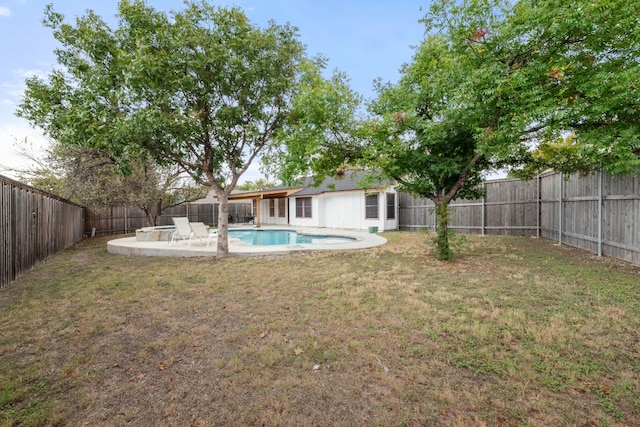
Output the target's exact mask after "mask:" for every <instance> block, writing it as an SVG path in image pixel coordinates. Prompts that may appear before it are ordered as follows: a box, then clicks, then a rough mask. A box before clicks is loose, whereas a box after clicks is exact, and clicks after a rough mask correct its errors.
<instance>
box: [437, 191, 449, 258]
mask: <svg viewBox="0 0 640 427" xmlns="http://www.w3.org/2000/svg"><path fill="white" fill-rule="evenodd" d="M434 202H435V204H436V208H435V211H436V240H435V242H436V258H438V259H441V260H446V261H451V260H453V252H452V251H451V248H450V247H449V227H448V225H449V200H447V199H446V198H439V199H436V200H434Z"/></svg>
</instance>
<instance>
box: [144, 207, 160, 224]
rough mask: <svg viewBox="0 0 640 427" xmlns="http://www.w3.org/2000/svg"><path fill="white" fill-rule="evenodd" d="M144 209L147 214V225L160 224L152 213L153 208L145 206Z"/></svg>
mask: <svg viewBox="0 0 640 427" xmlns="http://www.w3.org/2000/svg"><path fill="white" fill-rule="evenodd" d="M143 211H144V214H145V216H146V217H147V227H154V226H156V225H158V224H156V221H155V218H154V217H153V215H152V214H151V209H149V208H144V209H143Z"/></svg>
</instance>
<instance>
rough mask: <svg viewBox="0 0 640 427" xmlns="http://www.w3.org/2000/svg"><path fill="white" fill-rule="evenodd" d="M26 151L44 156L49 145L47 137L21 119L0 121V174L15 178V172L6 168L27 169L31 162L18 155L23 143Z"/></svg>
mask: <svg viewBox="0 0 640 427" xmlns="http://www.w3.org/2000/svg"><path fill="white" fill-rule="evenodd" d="M25 142H26V144H28V145H27V148H28V151H31V152H32V153H33V154H35V155H37V156H39V157H40V156H44V150H45V149H46V148H47V147H48V146H49V141H48V139H47V138H46V137H45V136H44V135H43V134H42V132H41V131H40V130H39V129H34V128H32V127H30V126H29V125H28V124H27V123H26V122H25V121H23V120H21V119H18V118H16V119H14V120H11V121H10V122H9V123H0V174H2V175H5V176H8V177H10V178H17V175H16V173H14V172H12V171H10V170H7V169H18V170H20V169H22V170H24V169H28V168H29V167H30V166H32V164H31V162H30V161H29V160H27V159H25V158H24V157H23V156H21V155H20V147H21V146H24V145H25Z"/></svg>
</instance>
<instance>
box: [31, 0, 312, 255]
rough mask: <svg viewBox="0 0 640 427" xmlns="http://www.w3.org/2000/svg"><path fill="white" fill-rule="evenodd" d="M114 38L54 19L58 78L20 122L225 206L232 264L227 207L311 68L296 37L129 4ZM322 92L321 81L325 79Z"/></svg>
mask: <svg viewBox="0 0 640 427" xmlns="http://www.w3.org/2000/svg"><path fill="white" fill-rule="evenodd" d="M118 16H119V24H118V27H117V28H115V29H112V28H110V27H109V26H108V25H107V24H106V23H105V22H104V21H103V20H102V19H101V18H100V17H98V16H96V15H95V14H94V13H92V12H91V11H88V12H87V13H86V15H85V16H82V17H79V18H77V19H76V22H75V25H71V24H67V23H65V22H64V19H63V17H62V16H61V15H60V14H58V13H56V12H55V11H54V10H53V9H52V8H51V7H49V8H48V9H47V11H46V14H45V24H46V25H47V26H49V27H50V28H51V29H52V30H53V33H54V35H55V37H56V39H57V40H58V41H59V42H60V44H61V48H60V49H58V50H56V55H57V60H58V63H59V65H60V67H59V68H58V69H57V70H56V71H54V72H53V73H51V75H50V76H49V79H48V81H42V80H39V79H37V78H33V79H30V80H28V81H27V90H26V93H25V97H24V101H23V102H22V104H21V105H20V107H19V110H18V113H19V115H21V116H23V117H26V118H27V119H28V120H29V121H30V122H31V123H33V124H34V125H37V126H39V127H41V128H42V129H44V131H45V132H46V133H47V134H48V135H49V136H51V137H52V138H53V139H55V140H57V141H59V142H60V143H62V144H65V145H69V144H71V145H86V146H90V147H94V148H98V149H100V150H103V151H106V152H108V153H109V155H110V156H111V157H113V158H114V159H115V160H116V161H117V163H118V165H119V167H120V168H121V169H122V170H124V171H126V170H127V168H128V165H127V159H129V157H130V156H129V153H134V154H136V153H149V155H150V156H151V157H153V158H154V159H155V161H156V162H158V163H159V164H161V165H175V166H178V167H179V168H181V169H182V170H184V171H186V172H187V173H188V174H189V175H190V176H191V177H192V178H193V180H194V181H195V182H196V183H198V184H202V185H205V186H207V187H210V188H211V189H212V190H213V191H214V192H215V194H216V196H217V197H218V200H219V202H220V215H219V218H220V221H219V224H218V228H219V229H218V236H219V237H218V247H217V250H218V255H219V256H224V255H226V254H227V253H228V250H229V248H228V240H227V228H228V223H227V217H228V196H229V194H230V193H231V191H232V190H233V189H234V188H235V186H236V184H237V183H238V180H239V178H240V176H241V175H242V174H243V173H244V172H245V171H246V170H247V168H248V167H249V166H250V165H251V163H252V162H253V161H254V160H255V159H256V157H258V156H259V155H261V154H262V153H264V152H265V151H266V150H267V148H269V147H270V146H271V145H277V144H278V138H277V136H278V134H279V131H280V129H281V128H282V127H283V126H284V124H285V122H286V121H287V117H288V115H289V113H290V110H291V108H292V107H291V106H292V103H293V100H294V99H295V97H296V93H297V87H298V84H299V82H300V78H301V75H302V74H313V73H316V74H318V75H319V74H320V71H321V69H322V66H323V61H320V60H311V59H309V58H307V57H306V56H305V50H304V46H303V45H302V43H301V42H300V41H299V39H298V34H297V29H296V28H294V27H292V26H290V25H276V24H275V23H273V22H272V23H270V24H269V25H268V26H267V27H266V28H264V29H260V28H258V27H256V26H254V25H252V24H251V23H250V22H249V21H248V19H247V17H246V16H245V15H244V13H242V12H241V11H240V10H239V9H236V8H231V9H226V8H216V7H213V6H210V5H208V4H207V3H205V2H187V3H186V6H185V9H184V10H183V11H180V12H172V13H171V14H167V13H163V12H159V11H157V10H155V9H153V8H151V7H149V6H147V5H146V4H145V3H144V2H143V1H138V0H136V1H133V2H131V1H127V0H122V1H120V3H119V15H118ZM320 81H323V79H321V80H320Z"/></svg>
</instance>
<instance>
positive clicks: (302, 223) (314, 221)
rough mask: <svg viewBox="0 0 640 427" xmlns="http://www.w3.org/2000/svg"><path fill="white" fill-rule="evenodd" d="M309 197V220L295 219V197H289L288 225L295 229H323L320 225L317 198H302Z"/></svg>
mask: <svg viewBox="0 0 640 427" xmlns="http://www.w3.org/2000/svg"><path fill="white" fill-rule="evenodd" d="M303 197H311V218H298V217H296V197H295V195H294V196H291V197H290V198H289V212H291V218H290V219H289V224H291V225H293V226H296V227H324V226H323V225H320V224H321V219H320V217H321V214H320V207H319V206H320V205H319V200H320V198H319V197H318V196H303Z"/></svg>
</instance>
